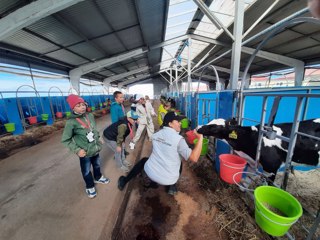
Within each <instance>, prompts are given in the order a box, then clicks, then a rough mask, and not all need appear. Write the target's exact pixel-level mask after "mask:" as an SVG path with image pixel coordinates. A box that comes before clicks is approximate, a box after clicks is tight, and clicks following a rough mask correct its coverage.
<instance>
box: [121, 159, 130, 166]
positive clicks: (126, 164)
mask: <svg viewBox="0 0 320 240" xmlns="http://www.w3.org/2000/svg"><path fill="white" fill-rule="evenodd" d="M122 163H123V165H125V166H127V167H130V166H131V165H132V164H131V163H130V162H128V161H127V160H123V162H122Z"/></svg>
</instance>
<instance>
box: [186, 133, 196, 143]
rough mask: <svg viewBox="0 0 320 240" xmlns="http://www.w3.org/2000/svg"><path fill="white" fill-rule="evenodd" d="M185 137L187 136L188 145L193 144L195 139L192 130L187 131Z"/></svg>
mask: <svg viewBox="0 0 320 240" xmlns="http://www.w3.org/2000/svg"><path fill="white" fill-rule="evenodd" d="M186 136H187V142H188V143H189V144H193V141H194V140H195V139H196V138H197V136H196V135H195V134H194V132H193V130H189V131H188V132H186Z"/></svg>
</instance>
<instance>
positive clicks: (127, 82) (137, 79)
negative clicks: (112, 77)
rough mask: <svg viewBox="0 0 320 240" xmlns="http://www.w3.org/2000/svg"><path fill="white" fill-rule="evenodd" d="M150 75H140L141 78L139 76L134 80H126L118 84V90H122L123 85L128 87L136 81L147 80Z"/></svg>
mask: <svg viewBox="0 0 320 240" xmlns="http://www.w3.org/2000/svg"><path fill="white" fill-rule="evenodd" d="M150 76H151V75H150V74H147V75H142V76H139V77H136V78H133V79H130V80H127V81H123V82H121V83H119V84H118V87H119V88H122V87H123V86H124V85H128V84H130V83H134V82H136V81H139V80H141V79H145V78H148V77H150Z"/></svg>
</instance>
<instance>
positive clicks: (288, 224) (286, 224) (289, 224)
mask: <svg viewBox="0 0 320 240" xmlns="http://www.w3.org/2000/svg"><path fill="white" fill-rule="evenodd" d="M256 211H257V212H258V213H259V214H260V215H261V216H263V217H264V218H266V219H267V220H268V221H270V222H272V223H274V224H277V225H280V226H284V227H288V226H291V225H293V224H295V223H296V222H297V221H298V220H299V218H298V219H296V220H295V221H294V222H292V223H278V222H276V221H273V220H271V219H270V218H268V217H267V216H266V215H264V214H263V213H262V212H261V211H260V210H259V209H256Z"/></svg>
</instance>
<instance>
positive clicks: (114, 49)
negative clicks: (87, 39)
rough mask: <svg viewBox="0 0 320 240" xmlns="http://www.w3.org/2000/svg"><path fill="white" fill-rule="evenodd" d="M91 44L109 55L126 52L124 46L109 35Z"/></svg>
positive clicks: (112, 35)
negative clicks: (99, 47) (96, 45)
mask: <svg viewBox="0 0 320 240" xmlns="http://www.w3.org/2000/svg"><path fill="white" fill-rule="evenodd" d="M93 42H94V43H95V44H98V45H99V46H101V47H102V48H103V49H105V51H106V52H107V53H108V54H109V55H114V54H117V53H122V52H125V51H126V49H125V48H124V46H123V45H122V44H121V42H120V41H119V39H118V38H117V37H116V36H115V35H114V34H110V35H108V36H105V37H101V38H98V39H95V40H93Z"/></svg>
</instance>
